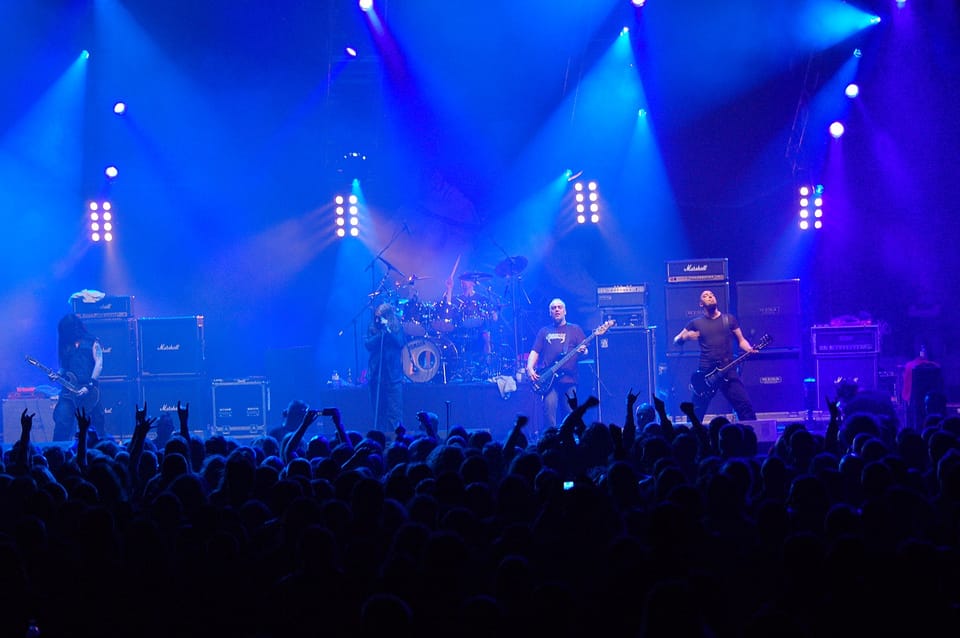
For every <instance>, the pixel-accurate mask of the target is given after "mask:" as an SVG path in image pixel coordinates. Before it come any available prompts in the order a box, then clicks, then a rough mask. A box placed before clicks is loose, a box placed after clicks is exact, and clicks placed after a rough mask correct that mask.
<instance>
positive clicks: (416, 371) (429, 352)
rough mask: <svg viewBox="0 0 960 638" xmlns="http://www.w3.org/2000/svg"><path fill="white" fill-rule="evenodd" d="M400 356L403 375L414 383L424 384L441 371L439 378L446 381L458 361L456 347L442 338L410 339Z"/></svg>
mask: <svg viewBox="0 0 960 638" xmlns="http://www.w3.org/2000/svg"><path fill="white" fill-rule="evenodd" d="M402 356H403V373H404V374H405V375H406V376H407V378H408V379H410V380H411V381H413V382H414V383H426V382H427V381H430V380H431V379H433V378H434V377H435V376H437V373H438V372H440V371H441V370H443V371H444V374H443V375H442V376H441V378H442V379H444V380H446V376H447V375H448V374H450V372H452V371H453V370H454V369H455V368H456V367H457V362H458V360H459V356H458V353H457V347H456V346H455V345H453V342H451V341H450V340H449V339H445V338H443V337H433V338H424V339H412V340H411V341H410V342H409V343H408V344H407V345H406V346H405V347H404V348H403V354H402Z"/></svg>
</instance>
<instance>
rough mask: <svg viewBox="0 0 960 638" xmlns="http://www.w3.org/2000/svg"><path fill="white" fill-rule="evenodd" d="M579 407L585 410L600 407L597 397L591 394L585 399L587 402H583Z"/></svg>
mask: <svg viewBox="0 0 960 638" xmlns="http://www.w3.org/2000/svg"><path fill="white" fill-rule="evenodd" d="M581 405H582V406H583V408H584V409H585V410H588V409H590V408H595V407H597V406H598V405H600V399H598V398H597V397H595V396H593V395H592V394H591V395H590V396H588V397H587V400H586V401H584V402H583V403H582V404H581Z"/></svg>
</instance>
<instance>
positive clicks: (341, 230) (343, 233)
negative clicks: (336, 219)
mask: <svg viewBox="0 0 960 638" xmlns="http://www.w3.org/2000/svg"><path fill="white" fill-rule="evenodd" d="M346 234H347V231H345V230H344V229H342V228H338V229H337V237H344V236H346Z"/></svg>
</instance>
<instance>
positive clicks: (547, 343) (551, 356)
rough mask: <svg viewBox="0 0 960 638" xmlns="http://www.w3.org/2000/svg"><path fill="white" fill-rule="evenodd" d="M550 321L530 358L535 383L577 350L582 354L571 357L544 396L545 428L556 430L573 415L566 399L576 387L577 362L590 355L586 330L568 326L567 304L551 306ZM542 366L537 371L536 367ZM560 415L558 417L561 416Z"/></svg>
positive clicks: (529, 368) (556, 301)
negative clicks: (546, 370) (564, 418)
mask: <svg viewBox="0 0 960 638" xmlns="http://www.w3.org/2000/svg"><path fill="white" fill-rule="evenodd" d="M549 310H550V318H551V319H553V323H551V324H550V325H547V326H544V327H542V328H540V330H539V331H538V332H537V336H536V338H535V339H534V342H533V347H532V348H531V349H530V354H529V355H528V356H527V376H529V377H530V380H531V381H532V382H534V383H537V382H538V381H540V373H542V372H543V371H544V370H545V369H546V368H548V367H549V366H551V365H552V364H553V363H554V362H555V361H558V360H559V359H561V358H562V357H563V356H565V355H566V354H568V353H569V352H570V350H571V349H573V348H577V346H578V345H579V348H578V351H579V354H578V355H576V356H573V357H570V358H569V360H568V361H567V362H566V363H564V364H563V366H561V367H560V368H559V369H558V370H557V371H556V377H555V378H554V379H553V381H552V383H551V385H550V388H549V390H548V391H547V392H546V393H545V394H543V416H544V418H545V419H546V421H545V423H546V427H548V428H549V427H556V426H557V423H559V422H560V421H561V420H563V417H565V416H566V415H567V413H568V412H569V411H570V406H569V405H568V404H567V401H566V400H565V399H564V400H561V397H566V394H567V391H568V390H569V389H570V388H573V387H576V385H577V360H578V359H580V358H581V357H582V356H583V355H585V354H587V346H586V344H583V345H581V343H582V342H583V341H585V340H586V335H585V334H584V333H583V329H582V328H581V327H580V326H578V325H576V324H573V323H567V304H565V303H564V302H563V300H562V299H554V300H553V301H551V302H550V308H549ZM538 363H539V364H540V366H539V367H538V366H537V364H538ZM558 413H559V414H558Z"/></svg>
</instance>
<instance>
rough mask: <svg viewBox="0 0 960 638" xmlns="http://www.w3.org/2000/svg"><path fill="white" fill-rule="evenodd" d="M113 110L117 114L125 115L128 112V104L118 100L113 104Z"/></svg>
mask: <svg viewBox="0 0 960 638" xmlns="http://www.w3.org/2000/svg"><path fill="white" fill-rule="evenodd" d="M113 112H114V113H116V114H117V115H123V114H124V113H126V112H127V104H126V103H125V102H117V103H116V104H114V105H113Z"/></svg>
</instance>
